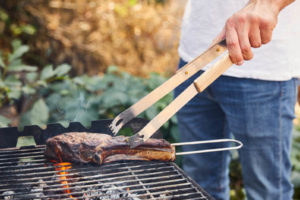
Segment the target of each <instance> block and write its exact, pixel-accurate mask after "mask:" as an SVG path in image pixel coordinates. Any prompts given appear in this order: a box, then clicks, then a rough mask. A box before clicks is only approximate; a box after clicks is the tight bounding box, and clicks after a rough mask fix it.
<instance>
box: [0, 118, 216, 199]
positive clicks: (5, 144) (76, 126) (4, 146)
mask: <svg viewBox="0 0 300 200" xmlns="http://www.w3.org/2000/svg"><path fill="white" fill-rule="evenodd" d="M110 122H111V120H99V121H94V122H93V123H92V126H91V127H90V128H85V127H84V126H82V125H81V124H80V123H78V122H73V123H71V124H70V126H69V127H68V128H64V127H62V126H61V125H60V124H52V125H48V126H47V128H46V129H44V130H43V129H41V128H39V127H37V126H28V127H25V129H24V130H23V131H20V132H19V131H18V130H17V128H14V127H13V128H0V199H4V195H3V194H4V193H3V192H5V190H6V191H12V190H11V188H7V189H5V183H3V181H4V179H5V177H6V176H5V175H4V174H6V173H7V172H8V173H12V172H16V171H13V170H11V169H9V168H8V167H11V168H13V169H19V170H23V171H22V172H24V173H26V171H30V170H32V169H31V165H32V164H30V163H33V161H36V159H37V158H40V156H41V155H42V156H43V150H44V148H45V145H44V144H45V142H46V140H47V139H48V138H50V137H52V136H55V135H58V134H62V133H65V132H72V131H77V132H83V131H84V132H85V131H86V132H94V133H108V134H111V132H110V130H109V129H108V128H107V127H108V125H109V124H110ZM147 122H148V121H147V120H144V119H135V120H133V121H132V122H131V123H129V124H128V125H127V126H128V127H130V128H131V129H132V130H133V131H134V132H137V131H138V130H140V129H141V128H142V127H143V126H144V125H145V124H146V123H147ZM19 136H33V137H34V139H35V141H36V143H37V146H29V147H22V148H15V145H16V143H17V139H18V137H19ZM155 136H156V138H161V137H162V135H161V134H160V133H159V132H157V133H156V134H155ZM39 148H40V149H39ZM36 150H38V152H39V153H37V152H35V151H36ZM39 150H40V151H39ZM5 152H6V154H5ZM18 152H20V153H21V152H22V153H21V154H20V153H18ZM26 152H27V153H26ZM30 152H31V153H32V155H31V156H29V157H28V156H26V155H27V154H28V153H30ZM34 152H35V153H34ZM3 153H4V154H3ZM15 153H17V154H16V156H17V158H14V157H13V156H12V155H14V154H15ZM23 155H24V156H23ZM8 157H9V158H8ZM7 159H8V160H7ZM26 159H32V160H31V161H27V160H26ZM20 160H21V161H24V162H25V163H28V164H29V166H23V165H21V163H22V162H20ZM7 161H8V162H7ZM41 164H42V165H45V164H46V166H48V167H49V166H50V168H51V167H52V168H53V170H52V171H51V173H52V176H54V177H55V180H54V181H53V182H55V181H56V182H58V183H57V184H56V187H58V192H60V193H61V192H62V191H64V190H66V188H63V187H62V186H63V185H66V184H64V183H62V182H61V180H60V179H59V177H61V176H66V175H59V174H57V173H59V171H55V169H54V168H55V167H54V166H53V163H50V162H47V160H45V161H41ZM116 164H120V165H128V166H130V165H131V164H133V166H134V165H136V164H139V165H141V166H142V165H144V166H145V167H146V168H147V167H149V166H151V165H153V166H154V167H158V166H164V167H165V168H166V167H170V168H172V169H173V171H172V173H173V172H174V173H175V172H176V173H178V174H179V175H180V176H182V177H183V178H182V180H184V181H186V182H187V183H188V184H189V185H190V186H191V187H192V188H194V190H195V191H196V192H195V195H198V194H200V193H201V194H203V196H205V197H206V198H203V199H206V200H213V198H212V197H211V196H210V195H209V194H208V193H206V192H205V191H204V190H203V189H202V188H201V187H200V186H199V185H198V184H197V183H196V182H195V181H194V180H193V179H191V178H190V177H189V176H188V175H186V174H185V172H184V171H183V170H182V169H180V168H179V167H178V166H177V165H176V164H175V163H172V162H171V163H170V162H159V161H151V162H148V161H147V162H142V161H120V162H116V163H111V164H107V165H103V166H100V167H99V166H96V165H91V164H84V165H82V164H72V166H73V168H72V169H71V171H72V170H74V171H76V170H78V169H81V168H82V169H84V170H87V169H89V168H93V167H94V169H102V168H106V167H107V168H109V166H112V165H116ZM36 166H38V165H35V166H34V165H33V167H36ZM129 168H130V167H129ZM45 169H46V168H43V167H42V168H40V169H39V170H41V171H43V170H45ZM130 169H131V168H130ZM133 169H135V168H134V167H133ZM60 171H68V170H60ZM69 171H70V170H69ZM146 171H147V170H146ZM36 172H37V173H38V174H39V175H41V173H39V171H38V170H36ZM36 172H34V173H36ZM142 172H143V171H136V172H135V171H134V172H133V174H134V173H142ZM159 172H160V171H157V172H156V173H159ZM17 173H18V172H17ZM51 173H50V172H49V174H51ZM53 173H54V174H53ZM124 173H125V172H124ZM168 173H169V172H168ZM170 173H171V172H170ZM79 174H80V173H79ZM68 175H70V174H68ZM80 175H82V174H80ZM105 175H106V176H107V174H104V176H105ZM152 175H153V174H151V176H152ZM179 175H178V176H179ZM22 176H23V174H21V175H17V179H16V180H15V181H16V182H22V180H23V179H24V178H23V179H22ZM30 176H32V174H31V175H30ZM135 176H136V175H135ZM139 176H142V175H139ZM139 176H138V177H139ZM144 176H145V175H144ZM142 177H143V176H142ZM6 178H7V181H8V182H9V181H12V180H10V175H9V174H8V175H7V177H6ZM117 178H118V177H117ZM119 178H122V177H119ZM131 178H132V177H131ZM169 178H170V177H169ZM36 179H42V180H44V179H43V178H42V177H37V178H36ZM83 179H84V178H83ZM74 180H75V179H74ZM161 180H162V179H161ZM35 181H37V180H35ZM68 181H71V179H70V180H68ZM93 181H94V182H95V181H97V179H96V180H93ZM102 181H103V177H102ZM131 181H132V182H136V181H137V180H131ZM141 181H142V182H141V183H142V184H140V185H137V186H136V187H144V189H145V187H146V186H145V185H143V181H147V178H146V179H144V180H141ZM171 181H172V180H171ZM25 182H26V181H25ZM77 182H78V181H77ZM77 182H74V183H73V182H71V183H67V185H68V186H71V187H69V188H71V189H72V185H74V187H75V188H73V189H74V190H75V189H76V187H77V185H76V184H82V182H78V183H77ZM129 182H130V180H129ZM119 183H120V181H119V182H117V183H116V184H117V185H118V184H119ZM166 183H167V182H166ZM36 184H37V183H36ZM185 184H186V183H185ZM6 185H7V184H6ZM21 185H22V184H21V183H19V187H20V186H21ZM23 185H24V184H23ZM100 185H101V183H100ZM100 185H99V186H100ZM106 185H107V184H106ZM126 185H128V183H127V182H126ZM149 185H155V183H152V182H151V183H150V184H149ZM17 186H18V184H17ZM129 186H130V185H129ZM168 186H169V185H166V186H164V187H165V188H168ZM47 187H48V186H46V188H47ZM151 187H152V186H151ZM151 187H150V188H151ZM77 188H78V187H77ZM81 188H83V187H81ZM154 188H155V187H154ZM162 188H163V187H162V186H160V187H159V186H158V187H156V189H152V190H159V189H162ZM76 190H77V189H76ZM99 190H101V189H99ZM149 190H150V189H149ZM175 190H176V188H175ZM15 191H17V190H15ZM131 191H132V192H134V190H131ZM145 191H147V189H146V190H145ZM80 192H82V191H80ZM29 193H30V192H29ZM121 193H122V192H121ZM173 193H174V192H172V194H173ZM175 193H176V192H175ZM32 194H34V192H32ZM66 195H67V196H68V195H69V194H62V196H61V197H59V198H57V199H83V198H78V197H76V198H65V196H66ZM150 195H154V193H153V194H150ZM181 195H183V194H181ZM169 196H170V195H169ZM14 199H30V198H27V197H26V198H23V197H22V198H14ZM31 199H37V198H31ZM41 199H48V198H41ZM51 199H53V198H51ZM55 199H56V198H55ZM122 199H123V198H122ZM124 199H127V198H124ZM145 199H161V198H145ZM172 199H182V198H181V197H180V198H179V197H178V198H176V196H174V198H172ZM187 199H198V198H187ZM199 199H201V198H199Z"/></svg>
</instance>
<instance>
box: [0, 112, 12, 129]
mask: <svg viewBox="0 0 300 200" xmlns="http://www.w3.org/2000/svg"><path fill="white" fill-rule="evenodd" d="M10 123H11V121H10V120H9V119H7V118H6V117H4V116H2V115H0V127H7V126H8V125H9V124H10Z"/></svg>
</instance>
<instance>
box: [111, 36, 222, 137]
mask: <svg viewBox="0 0 300 200" xmlns="http://www.w3.org/2000/svg"><path fill="white" fill-rule="evenodd" d="M226 49H227V48H226V41H225V40H223V41H221V42H219V43H217V44H215V45H213V46H212V47H210V48H209V49H208V50H207V51H205V52H204V53H203V54H201V55H200V56H198V57H197V58H195V59H194V60H193V61H191V62H190V63H188V64H186V65H185V66H184V67H182V68H181V69H180V70H178V71H177V72H176V74H175V75H173V76H172V77H171V78H169V79H168V80H167V81H166V82H164V83H163V84H161V85H160V86H159V87H157V88H156V89H154V90H153V91H152V92H150V93H149V94H148V95H146V96H145V97H143V98H142V99H140V100H139V101H138V102H137V103H135V104H134V105H132V106H131V107H129V108H128V109H126V110H125V111H123V112H122V113H120V114H119V115H118V116H116V117H115V118H114V120H113V121H112V123H111V124H110V126H109V127H110V129H111V130H112V132H113V133H114V135H117V133H118V132H119V130H120V129H121V128H122V127H123V126H124V125H125V124H126V123H128V122H129V121H130V120H132V119H133V118H135V117H136V116H138V115H139V114H140V113H142V112H143V111H145V110H146V109H148V108H149V107H150V106H151V105H153V104H154V103H156V102H157V101H158V100H159V99H161V98H162V97H164V96H165V95H167V94H168V93H170V92H171V91H172V90H174V89H175V88H176V87H177V86H178V85H180V84H181V83H183V82H184V81H185V80H187V79H189V78H190V77H191V76H193V75H194V74H196V73H197V72H198V71H200V70H201V69H202V68H203V67H204V66H206V65H207V64H208V63H210V62H211V61H213V60H214V59H216V58H217V57H218V56H220V55H221V54H222V53H224V52H225V51H226Z"/></svg>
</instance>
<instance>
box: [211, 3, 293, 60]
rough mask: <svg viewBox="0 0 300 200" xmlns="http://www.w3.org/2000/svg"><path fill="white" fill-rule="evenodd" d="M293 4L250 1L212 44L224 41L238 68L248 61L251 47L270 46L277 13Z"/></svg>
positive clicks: (232, 18)
mask: <svg viewBox="0 0 300 200" xmlns="http://www.w3.org/2000/svg"><path fill="white" fill-rule="evenodd" d="M293 1H295V0H250V1H249V2H248V4H246V6H245V7H244V8H242V9H241V10H239V11H238V12H236V13H235V14H233V15H232V16H231V17H230V18H229V19H228V20H227V21H226V24H225V27H224V29H223V30H222V32H221V33H220V34H219V36H218V37H217V38H216V40H221V39H224V38H226V42H227V47H228V51H229V55H230V58H231V60H232V62H233V63H234V64H237V65H242V64H243V62H244V60H250V59H252V57H253V53H252V50H251V47H254V48H258V47H260V46H261V45H262V44H267V43H268V42H270V40H271V38H272V32H273V30H274V28H275V26H276V24H277V18H278V15H279V13H280V11H281V10H282V9H283V8H285V7H286V6H288V5H289V4H291V3H292V2H293Z"/></svg>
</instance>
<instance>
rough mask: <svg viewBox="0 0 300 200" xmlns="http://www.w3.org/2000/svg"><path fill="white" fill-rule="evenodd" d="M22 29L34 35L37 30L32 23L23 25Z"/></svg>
mask: <svg viewBox="0 0 300 200" xmlns="http://www.w3.org/2000/svg"><path fill="white" fill-rule="evenodd" d="M21 30H22V32H24V33H26V34H28V35H33V34H35V32H36V29H35V27H34V26H32V25H31V24H26V25H24V26H21Z"/></svg>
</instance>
